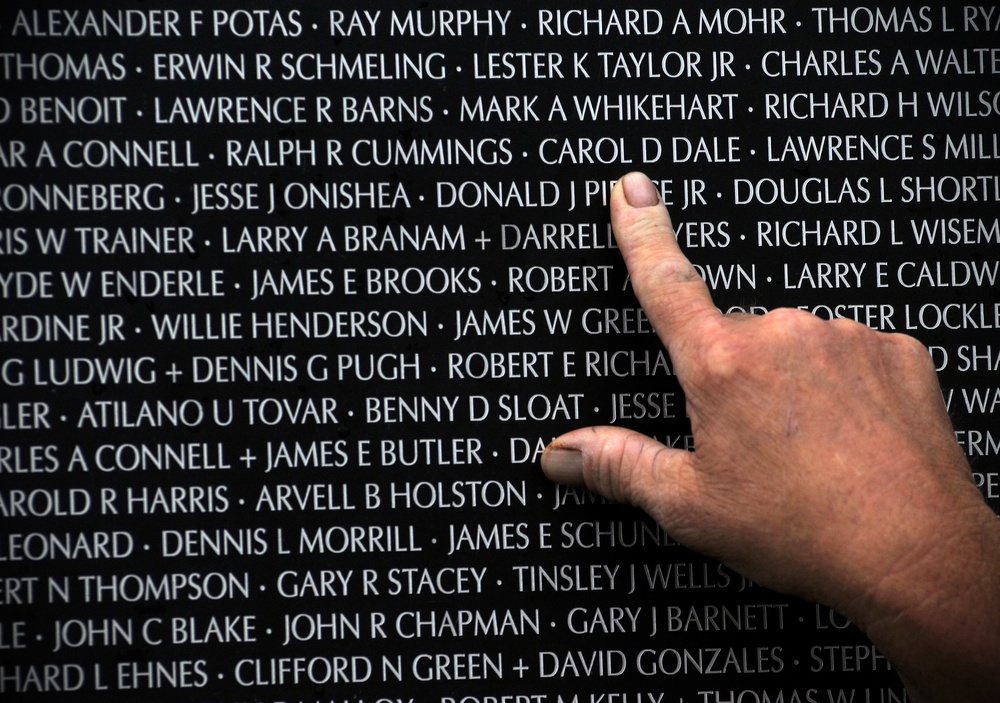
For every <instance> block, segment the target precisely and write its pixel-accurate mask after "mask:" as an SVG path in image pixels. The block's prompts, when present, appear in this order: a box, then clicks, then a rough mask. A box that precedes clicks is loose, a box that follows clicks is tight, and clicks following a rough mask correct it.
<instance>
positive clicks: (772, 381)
mask: <svg viewBox="0 0 1000 703" xmlns="http://www.w3.org/2000/svg"><path fill="white" fill-rule="evenodd" d="M611 215H612V224H613V227H614V231H615V236H616V238H617V240H618V244H619V247H620V248H621V252H622V255H623V256H624V257H625V262H626V265H627V266H628V270H629V273H630V276H631V280H632V285H633V288H634V289H635V292H636V295H637V296H638V298H639V301H640V302H641V303H642V306H643V308H644V309H645V311H646V314H647V316H648V317H649V319H650V321H651V323H652V324H653V326H654V328H655V329H656V331H657V334H658V335H659V337H660V340H661V341H662V342H663V344H664V345H665V346H666V347H667V349H668V351H669V353H670V356H671V359H672V361H673V364H674V370H675V372H676V374H677V377H678V380H679V381H680V383H681V386H682V387H683V389H684V392H685V396H686V398H687V411H688V415H689V417H690V419H691V426H692V431H693V434H694V439H695V447H696V450H695V451H694V452H685V451H680V450H676V449H670V448H667V447H665V446H663V445H661V444H659V443H658V442H656V441H654V440H652V439H650V438H647V437H645V436H643V435H640V434H638V433H636V432H631V431H629V430H625V429H622V428H616V427H592V428H585V429H580V430H576V431H574V432H570V433H568V434H566V435H563V436H562V437H559V438H557V439H556V440H554V441H553V442H552V444H551V445H550V446H549V447H548V449H547V450H546V452H545V454H544V455H543V457H542V468H543V470H544V471H545V472H546V474H547V475H549V477H550V478H552V479H553V480H556V481H559V482H562V483H568V484H573V485H585V486H586V487H587V488H589V489H590V490H592V491H595V492H597V493H600V494H602V495H605V496H607V497H609V498H612V499H615V500H618V501H622V502H628V503H632V504H635V505H637V506H639V507H641V508H643V509H644V510H646V511H647V512H648V513H649V514H650V515H652V516H653V517H654V518H655V519H656V520H657V521H658V522H659V523H660V525H662V526H663V528H664V529H665V530H666V531H667V533H669V534H670V535H671V536H672V537H674V538H675V539H677V540H678V541H680V542H681V543H683V544H685V545H686V546H688V547H691V548H692V549H696V550H698V551H701V552H703V553H705V554H707V555H709V556H712V557H715V558H717V559H719V560H721V561H722V562H724V563H725V564H726V565H728V566H730V567H732V568H733V569H736V570H737V571H739V572H741V573H743V574H744V575H746V576H748V577H749V578H751V579H753V580H754V581H756V582H758V583H760V584H762V585H764V586H768V587H770V588H773V589H776V590H779V591H783V592H786V593H790V594H793V595H796V596H800V597H803V598H807V599H810V600H815V601H817V602H820V603H823V604H825V605H828V606H830V607H832V608H835V609H837V610H838V611H840V612H841V613H843V614H845V615H847V616H848V617H850V618H851V619H852V620H853V621H854V622H855V623H856V624H858V625H859V626H860V627H861V628H862V629H863V630H864V631H865V632H866V633H867V635H868V636H869V637H870V638H871V639H872V641H873V642H874V643H875V644H876V645H877V646H878V647H879V648H880V649H881V650H882V652H883V653H884V654H886V656H888V657H889V658H890V660H891V661H892V662H893V664H894V666H895V667H896V668H897V670H898V671H899V672H900V675H901V676H902V677H903V679H904V681H905V682H906V684H907V688H908V691H909V693H910V695H911V697H912V698H913V699H914V700H918V701H927V702H935V703H936V702H937V701H948V702H950V703H954V702H956V701H994V702H995V701H998V700H1000V526H998V520H997V518H996V515H994V513H993V512H992V510H990V508H989V507H988V506H987V505H986V504H985V502H984V501H983V498H982V496H981V494H980V493H979V491H978V489H977V488H976V487H975V485H974V483H973V481H972V476H971V472H970V470H969V465H968V462H967V460H966V458H965V455H964V453H963V452H962V450H961V448H960V447H959V445H958V444H957V443H956V441H955V437H954V431H953V429H952V425H951V422H950V420H949V418H948V415H947V412H946V410H945V406H944V402H943V399H942V396H941V389H940V386H939V385H938V380H937V375H936V373H935V371H934V367H933V364H932V362H931V359H930V355H929V354H928V352H927V350H926V348H924V347H923V346H922V345H921V344H920V343H919V342H917V341H916V340H914V339H913V338H911V337H908V336H905V335H898V334H883V333H880V332H876V331H873V330H871V329H869V328H868V327H866V326H864V325H862V324H860V323H856V322H854V321H851V320H833V321H825V320H821V319H819V318H817V317H814V316H812V315H810V314H808V313H805V312H803V311H800V310H787V309H782V310H775V311H772V312H770V313H768V314H766V315H763V316H747V315H741V316H726V315H722V314H721V313H720V312H719V311H718V310H717V309H716V307H715V306H714V304H713V303H712V298H711V294H710V293H709V291H708V289H707V287H706V286H705V284H704V282H703V281H702V280H701V278H700V277H699V276H698V274H697V273H696V271H695V270H694V269H693V267H692V266H691V264H690V262H689V261H688V260H687V258H685V256H684V255H683V254H682V253H681V251H680V249H679V248H678V246H677V241H676V237H675V236H674V233H673V228H672V225H671V222H670V217H669V215H668V214H667V210H666V208H665V207H664V206H663V205H662V203H660V202H659V198H658V196H657V194H656V191H655V189H653V186H652V184H651V183H650V182H649V180H648V179H647V178H646V177H645V176H643V175H642V174H629V175H628V176H625V177H624V178H623V179H622V180H621V181H619V182H618V184H616V186H615V188H614V191H613V192H612V195H611Z"/></svg>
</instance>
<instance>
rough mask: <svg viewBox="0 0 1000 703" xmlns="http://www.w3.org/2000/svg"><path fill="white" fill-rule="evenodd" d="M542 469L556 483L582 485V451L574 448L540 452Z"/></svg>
mask: <svg viewBox="0 0 1000 703" xmlns="http://www.w3.org/2000/svg"><path fill="white" fill-rule="evenodd" d="M542 471H544V472H545V475H546V476H548V477H549V480H551V481H555V482H556V483H561V484H564V485H567V486H582V485H583V453H582V452H578V451H576V450H575V449H550V450H549V451H547V452H545V453H544V454H542Z"/></svg>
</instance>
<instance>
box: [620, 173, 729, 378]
mask: <svg viewBox="0 0 1000 703" xmlns="http://www.w3.org/2000/svg"><path fill="white" fill-rule="evenodd" d="M611 225H612V228H613V229H614V232H615V239H616V240H617V241H618V247H619V248H620V249H621V252H622V256H623V257H624V258H625V265H626V266H627V267H628V271H629V275H630V276H631V280H632V287H633V289H634V290H635V294H636V296H637V297H638V298H639V302H640V303H641V304H642V307H643V309H644V310H645V311H646V315H647V317H649V320H650V322H652V323H653V327H654V328H655V329H656V331H657V334H658V335H659V336H660V340H661V341H662V342H663V344H664V346H666V347H667V349H668V350H669V351H670V352H671V356H676V354H675V352H677V351H678V350H679V347H680V345H681V344H682V342H683V341H684V340H685V339H687V338H688V337H689V335H691V334H693V333H694V329H695V327H696V325H698V324H702V323H704V322H705V321H707V320H710V319H713V318H719V317H721V314H720V313H719V311H718V310H717V309H716V307H715V304H714V303H713V302H712V294H711V293H710V292H709V290H708V286H706V285H705V281H704V280H702V278H701V276H699V275H698V272H697V271H696V270H695V269H694V267H693V266H692V265H691V262H690V261H688V258H687V257H686V256H684V254H683V253H682V252H681V250H680V247H679V246H678V245H677V238H676V236H675V235H674V228H673V224H672V223H671V221H670V215H669V214H668V213H667V208H666V206H665V205H664V204H663V202H662V201H661V200H660V196H659V193H658V192H657V191H656V187H655V186H654V185H653V183H652V181H650V180H649V178H647V177H646V176H645V175H644V174H642V173H638V172H633V173H629V174H627V175H625V176H623V177H622V178H621V179H620V180H619V181H618V182H617V183H616V184H615V187H614V189H613V190H612V191H611ZM676 360H677V359H676V358H675V362H676Z"/></svg>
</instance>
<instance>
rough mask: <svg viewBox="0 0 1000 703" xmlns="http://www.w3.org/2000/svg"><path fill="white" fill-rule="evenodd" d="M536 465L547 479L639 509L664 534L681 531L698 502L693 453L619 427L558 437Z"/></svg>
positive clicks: (594, 429) (586, 429)
mask: <svg viewBox="0 0 1000 703" xmlns="http://www.w3.org/2000/svg"><path fill="white" fill-rule="evenodd" d="M541 464H542V471H543V472H545V475H546V476H547V477H548V478H549V479H550V480H552V481H555V482H556V483H561V484H564V485H569V486H584V487H586V488H587V489H588V490H591V491H593V492H594V493H598V494H600V495H602V496H604V497H606V498H609V499H610V500H614V501H617V502H620V503H629V504H631V505H635V506H637V507H640V508H642V509H643V510H645V511H646V512H647V513H649V514H650V515H652V516H653V518H655V519H656V520H657V522H659V523H660V525H661V526H662V527H663V528H664V529H665V530H666V531H667V532H668V533H672V532H674V531H677V532H685V531H686V530H684V524H683V523H684V518H685V516H686V515H688V514H689V512H690V511H689V510H688V507H693V506H694V505H695V502H696V500H697V494H698V482H697V480H696V474H695V468H694V454H693V453H692V452H688V451H683V450H680V449H671V448H670V447H667V446H665V445H663V444H661V443H660V442H657V441H656V440H655V439H652V438H650V437H647V436H646V435H643V434H640V433H638V432H634V431H632V430H626V429H624V428H620V427H587V428H584V429H580V430H575V431H573V432H569V433H567V434H564V435H562V436H561V437H557V438H556V439H554V440H553V441H552V443H551V444H550V445H549V446H548V447H546V448H545V451H544V452H543V453H542V458H541Z"/></svg>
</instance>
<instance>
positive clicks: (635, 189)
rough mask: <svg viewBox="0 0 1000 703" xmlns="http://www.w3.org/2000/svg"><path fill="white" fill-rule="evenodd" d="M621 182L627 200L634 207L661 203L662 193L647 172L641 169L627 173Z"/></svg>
mask: <svg viewBox="0 0 1000 703" xmlns="http://www.w3.org/2000/svg"><path fill="white" fill-rule="evenodd" d="M619 182H620V183H621V186H622V194H623V195H624V196H625V202H627V203H628V204H629V205H631V206H632V207H634V208H644V207H652V206H654V205H659V204H660V193H659V192H658V191H657V190H656V186H655V185H653V182H652V181H651V180H649V176H647V175H646V174H645V173H642V172H641V171H632V172H631V173H626V174H625V175H624V176H622V177H621V180H620V181H619Z"/></svg>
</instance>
